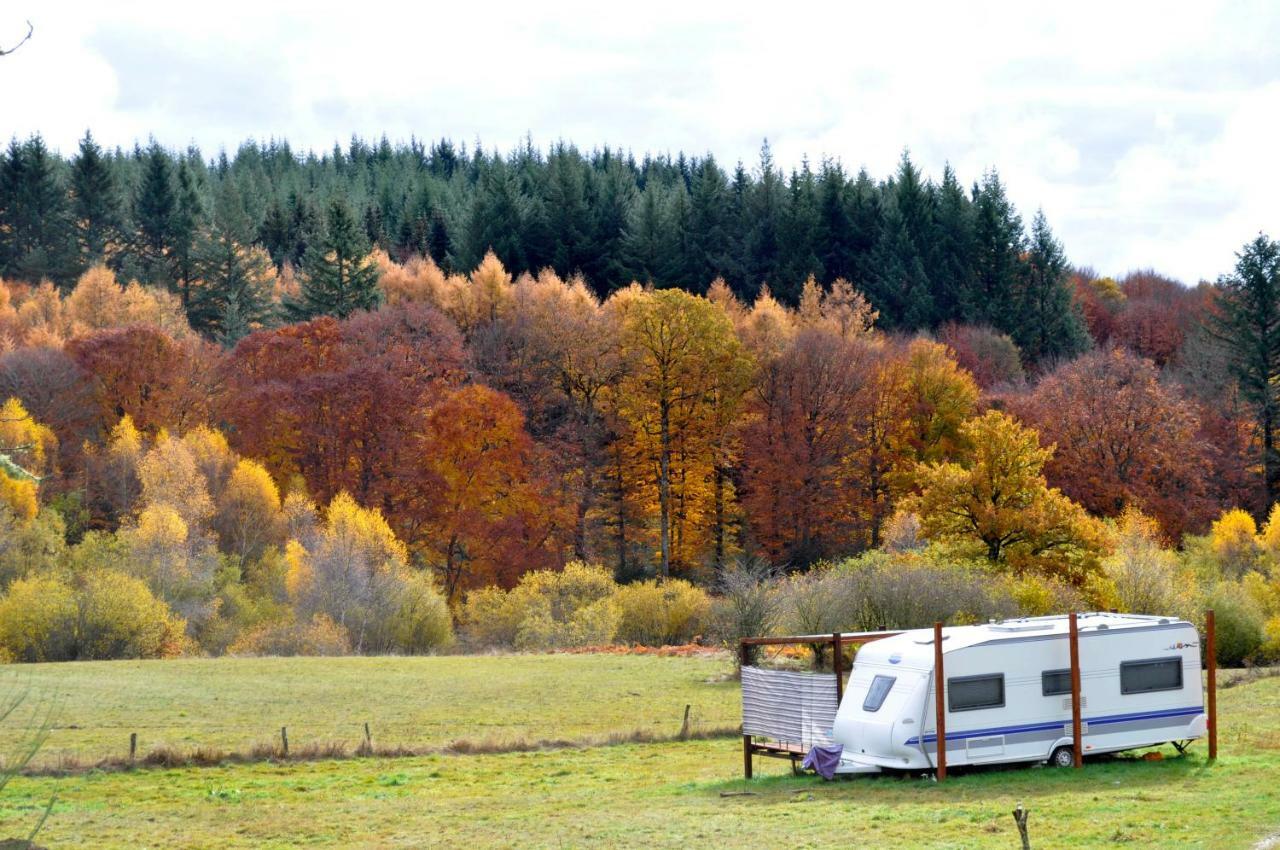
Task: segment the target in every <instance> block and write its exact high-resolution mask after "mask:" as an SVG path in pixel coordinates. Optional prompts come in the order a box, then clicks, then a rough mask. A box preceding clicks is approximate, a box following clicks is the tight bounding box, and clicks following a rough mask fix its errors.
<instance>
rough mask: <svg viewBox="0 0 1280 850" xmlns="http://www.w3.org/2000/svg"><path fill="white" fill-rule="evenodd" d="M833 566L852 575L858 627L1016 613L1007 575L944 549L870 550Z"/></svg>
mask: <svg viewBox="0 0 1280 850" xmlns="http://www.w3.org/2000/svg"><path fill="white" fill-rule="evenodd" d="M835 569H836V570H837V571H838V572H839V573H842V574H844V575H846V576H848V577H850V578H851V579H853V581H854V586H855V588H856V592H855V594H854V599H853V600H852V601H851V603H850V605H851V608H850V611H851V617H850V619H851V622H850V624H849V625H850V626H851V627H852V628H854V629H858V630H863V631H870V630H874V629H880V628H886V629H918V628H923V627H925V626H929V625H932V624H933V623H935V622H944V623H953V624H958V623H973V622H980V621H983V620H987V619H989V618H992V617H1010V616H1014V615H1016V614H1017V613H1018V606H1017V604H1016V603H1015V602H1014V599H1013V597H1012V596H1011V595H1010V593H1009V590H1008V587H1007V586H1006V585H1005V581H1004V579H1003V578H1001V577H998V576H992V575H991V574H989V573H987V572H986V571H984V570H983V569H981V568H979V567H976V566H973V565H970V564H967V563H964V562H961V561H956V560H952V559H950V558H949V557H948V555H947V554H946V552H945V551H939V550H934V549H926V550H923V551H920V552H904V553H885V552H868V553H866V554H864V555H860V556H859V557H857V558H850V559H849V560H847V561H843V562H841V563H840V564H838V565H836V567H835Z"/></svg>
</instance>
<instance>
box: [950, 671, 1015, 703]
mask: <svg viewBox="0 0 1280 850" xmlns="http://www.w3.org/2000/svg"><path fill="white" fill-rule="evenodd" d="M1002 705H1004V674H1003V673H997V674H995V675H993V676H957V677H956V678H954V679H947V706H948V708H949V709H950V710H951V711H973V710H975V709H979V708H999V707H1001V706H1002Z"/></svg>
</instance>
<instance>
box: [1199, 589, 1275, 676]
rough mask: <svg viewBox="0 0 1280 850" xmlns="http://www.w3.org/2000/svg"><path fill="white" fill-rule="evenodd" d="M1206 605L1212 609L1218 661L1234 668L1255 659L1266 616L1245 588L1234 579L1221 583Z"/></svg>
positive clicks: (1212, 592) (1211, 593) (1213, 591)
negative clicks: (1233, 580)
mask: <svg viewBox="0 0 1280 850" xmlns="http://www.w3.org/2000/svg"><path fill="white" fill-rule="evenodd" d="M1203 607H1204V608H1212V609H1213V618H1214V624H1215V626H1216V628H1215V632H1216V635H1215V636H1216V640H1217V648H1218V653H1217V654H1218V663H1219V664H1223V665H1225V666H1230V667H1234V666H1239V665H1241V664H1243V663H1245V662H1246V661H1253V660H1254V658H1255V657H1256V656H1257V655H1258V654H1259V650H1260V649H1261V648H1262V644H1263V639H1264V638H1263V616H1262V612H1261V611H1260V610H1259V609H1258V606H1257V604H1256V603H1255V602H1254V601H1253V600H1252V599H1250V598H1249V595H1248V594H1247V593H1246V592H1245V591H1244V588H1243V587H1241V586H1240V585H1239V584H1237V583H1235V582H1229V581H1222V582H1219V583H1218V584H1217V585H1216V586H1215V587H1214V588H1213V590H1212V591H1210V592H1209V594H1208V596H1207V597H1206V598H1205V600H1204V604H1203Z"/></svg>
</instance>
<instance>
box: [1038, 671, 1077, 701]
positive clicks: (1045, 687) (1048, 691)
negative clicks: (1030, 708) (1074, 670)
mask: <svg viewBox="0 0 1280 850" xmlns="http://www.w3.org/2000/svg"><path fill="white" fill-rule="evenodd" d="M1040 693H1042V694H1044V695H1045V696H1047V697H1056V696H1058V695H1060V694H1069V693H1071V671H1070V670H1045V671H1044V672H1043V673H1041V674H1040Z"/></svg>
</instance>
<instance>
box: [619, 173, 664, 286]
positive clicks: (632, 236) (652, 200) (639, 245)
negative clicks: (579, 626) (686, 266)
mask: <svg viewBox="0 0 1280 850" xmlns="http://www.w3.org/2000/svg"><path fill="white" fill-rule="evenodd" d="M670 230H671V228H670V219H669V212H668V209H667V202H666V198H665V193H664V192H663V189H662V187H661V186H660V185H658V184H657V183H656V182H652V181H651V182H650V183H649V184H648V185H647V186H646V187H645V189H644V191H643V192H641V193H640V198H639V200H638V201H637V202H636V204H635V207H634V208H633V209H632V211H631V214H630V216H628V221H627V230H626V233H625V235H624V236H623V245H624V249H625V254H626V264H627V275H626V276H627V277H630V278H632V279H633V280H638V281H641V282H643V283H650V284H653V285H655V286H661V285H663V284H664V283H666V281H667V278H666V277H665V275H664V274H663V272H664V265H665V260H666V259H667V258H666V251H667V246H668V245H669V244H670V243H671V241H672V234H671V232H670Z"/></svg>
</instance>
